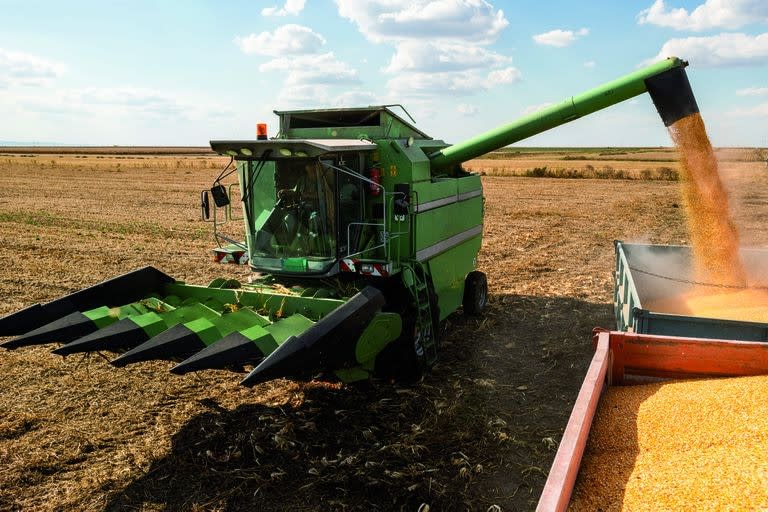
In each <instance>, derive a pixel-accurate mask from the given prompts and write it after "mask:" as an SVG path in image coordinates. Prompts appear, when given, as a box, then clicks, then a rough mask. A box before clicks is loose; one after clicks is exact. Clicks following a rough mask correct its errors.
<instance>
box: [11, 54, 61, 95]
mask: <svg viewBox="0 0 768 512" xmlns="http://www.w3.org/2000/svg"><path fill="white" fill-rule="evenodd" d="M64 71H65V66H64V65H63V64H60V63H57V62H52V61H49V60H47V59H44V58H42V57H38V56H37V55H32V54H29V53H22V52H14V51H10V50H5V49H3V48H0V87H9V86H41V85H48V84H50V83H51V81H52V80H53V79H55V78H58V77H59V76H61V75H62V74H63V73H64Z"/></svg>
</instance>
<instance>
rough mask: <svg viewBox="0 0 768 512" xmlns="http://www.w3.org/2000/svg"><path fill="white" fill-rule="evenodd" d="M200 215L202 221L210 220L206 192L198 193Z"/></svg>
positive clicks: (209, 207)
mask: <svg viewBox="0 0 768 512" xmlns="http://www.w3.org/2000/svg"><path fill="white" fill-rule="evenodd" d="M200 215H202V217H203V220H208V219H210V218H211V201H210V199H209V198H208V191H207V190H203V191H202V192H200Z"/></svg>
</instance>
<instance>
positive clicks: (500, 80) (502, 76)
mask: <svg viewBox="0 0 768 512" xmlns="http://www.w3.org/2000/svg"><path fill="white" fill-rule="evenodd" d="M521 76H522V74H521V73H520V70H518V69H517V68H504V69H495V70H493V71H491V72H490V73H488V78H487V81H488V85H490V86H493V85H503V84H513V83H515V82H517V81H519V80H520V77H521Z"/></svg>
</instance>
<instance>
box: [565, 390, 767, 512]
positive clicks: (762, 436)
mask: <svg viewBox="0 0 768 512" xmlns="http://www.w3.org/2000/svg"><path fill="white" fill-rule="evenodd" d="M569 510H571V511H574V512H576V511H598V510H599V511H610V510H626V511H645V510H647V511H655V512H656V511H664V510H669V511H672V510H674V511H687V510H691V511H707V510H768V376H758V377H738V378H729V379H707V380H690V381H675V382H666V383H656V384H645V385H638V386H623V387H619V386H616V387H612V388H609V389H608V390H607V392H606V393H605V395H604V396H603V397H602V398H601V402H600V405H599V408H598V410H597V414H596V416H595V419H594V422H593V425H592V430H591V432H590V437H589V441H588V443H587V448H586V451H585V453H584V458H583V460H582V464H581V469H580V472H579V476H578V479H577V482H576V488H575V489H574V492H573V496H572V498H571V505H570V508H569Z"/></svg>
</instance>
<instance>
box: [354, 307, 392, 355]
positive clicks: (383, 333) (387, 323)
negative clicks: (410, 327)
mask: <svg viewBox="0 0 768 512" xmlns="http://www.w3.org/2000/svg"><path fill="white" fill-rule="evenodd" d="M402 330H403V320H402V318H400V315H398V314H397V313H378V314H377V315H376V316H375V317H373V320H371V323H370V324H368V327H366V328H365V330H364V331H363V334H361V335H360V338H359V339H358V340H357V345H356V346H355V358H356V359H357V362H358V363H364V362H366V361H370V360H372V359H374V358H375V357H376V356H377V355H378V353H379V352H381V351H382V350H383V349H384V347H386V346H387V345H388V344H389V343H390V342H392V341H394V340H396V339H397V338H398V337H399V336H400V333H401V332H402Z"/></svg>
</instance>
